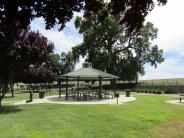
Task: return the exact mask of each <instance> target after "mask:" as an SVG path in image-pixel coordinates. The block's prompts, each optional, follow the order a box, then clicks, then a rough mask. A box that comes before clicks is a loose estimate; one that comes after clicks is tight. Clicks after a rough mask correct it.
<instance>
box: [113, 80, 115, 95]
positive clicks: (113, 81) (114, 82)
mask: <svg viewBox="0 0 184 138" xmlns="http://www.w3.org/2000/svg"><path fill="white" fill-rule="evenodd" d="M113 82H114V83H113V88H114V95H115V93H116V78H114V80H113Z"/></svg>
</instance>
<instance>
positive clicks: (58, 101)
mask: <svg viewBox="0 0 184 138" xmlns="http://www.w3.org/2000/svg"><path fill="white" fill-rule="evenodd" d="M134 100H136V98H135V97H125V96H120V97H119V98H118V103H119V104H123V103H126V102H130V101H134ZM41 103H51V104H117V99H116V98H113V99H102V100H98V99H95V100H87V101H77V100H73V99H69V100H65V97H64V96H62V97H61V98H59V97H58V96H49V97H45V98H44V99H34V100H33V102H29V103H26V100H22V101H19V102H14V103H13V104H14V105H21V104H41Z"/></svg>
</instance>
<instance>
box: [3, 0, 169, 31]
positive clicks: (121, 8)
mask: <svg viewBox="0 0 184 138" xmlns="http://www.w3.org/2000/svg"><path fill="white" fill-rule="evenodd" d="M157 2H158V5H165V4H166V3H167V0H157ZM106 3H107V5H108V11H110V13H111V14H112V15H117V14H119V15H120V18H119V20H118V21H119V23H120V24H124V25H126V26H127V28H128V30H129V31H130V32H132V31H134V30H137V29H140V28H141V26H142V23H143V22H144V19H145V17H146V16H147V14H148V13H149V12H150V11H152V9H153V8H154V6H155V2H154V0H145V1H140V0H110V1H105V2H104V0H1V1H0V24H1V25H4V24H7V25H8V26H9V25H11V26H12V25H14V26H19V27H21V28H24V29H25V28H26V27H27V26H28V25H29V24H30V21H31V20H33V19H34V18H37V17H43V18H44V20H45V23H46V28H47V29H49V28H51V27H53V26H54V25H55V24H60V29H62V28H63V27H64V26H65V23H66V22H68V21H69V20H71V18H72V17H73V14H74V12H80V11H82V10H83V11H84V17H85V18H89V17H90V15H91V14H92V13H95V14H98V13H100V12H101V9H102V7H103V6H104V5H105V4H106ZM104 16H105V15H104Z"/></svg>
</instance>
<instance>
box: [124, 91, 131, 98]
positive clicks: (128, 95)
mask: <svg viewBox="0 0 184 138" xmlns="http://www.w3.org/2000/svg"><path fill="white" fill-rule="evenodd" d="M125 93H126V97H130V89H125Z"/></svg>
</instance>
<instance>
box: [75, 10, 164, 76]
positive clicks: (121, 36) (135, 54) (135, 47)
mask: <svg viewBox="0 0 184 138" xmlns="http://www.w3.org/2000/svg"><path fill="white" fill-rule="evenodd" d="M103 12H104V13H108V11H107V10H106V9H104V11H103ZM103 12H102V15H103V14H104V13H103ZM99 16H101V15H98V16H97V15H94V16H92V17H91V18H90V19H88V20H86V19H82V18H80V17H77V19H76V21H75V25H76V28H78V29H79V33H83V34H84V42H83V43H82V44H79V45H77V46H76V47H74V48H73V55H74V58H75V59H78V58H79V56H80V55H82V56H83V57H84V56H87V59H86V60H87V61H89V62H91V63H92V64H93V67H95V68H98V69H101V70H104V71H107V72H108V73H111V74H114V75H118V76H120V77H121V78H122V79H124V80H125V79H126V80H135V79H136V78H137V77H138V74H143V73H144V71H143V69H144V68H143V65H144V64H145V63H151V65H153V66H155V67H156V66H157V64H158V63H161V62H163V60H164V58H163V51H162V50H160V49H158V46H157V45H154V44H152V41H153V40H154V39H155V38H156V37H157V31H158V29H156V28H154V26H153V24H152V23H150V22H148V23H147V24H145V25H144V26H143V28H142V29H141V30H139V31H138V32H136V33H133V34H131V35H129V37H127V36H126V29H127V27H125V26H120V25H119V23H117V20H118V19H119V16H118V15H117V16H116V17H113V16H111V15H109V16H107V17H106V18H105V19H104V20H100V18H99ZM125 66H126V68H127V69H130V68H132V69H131V70H129V71H131V72H130V73H131V74H130V75H128V74H126V76H125V75H123V73H124V71H125V69H126V68H125ZM125 72H128V70H127V71H125Z"/></svg>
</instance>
